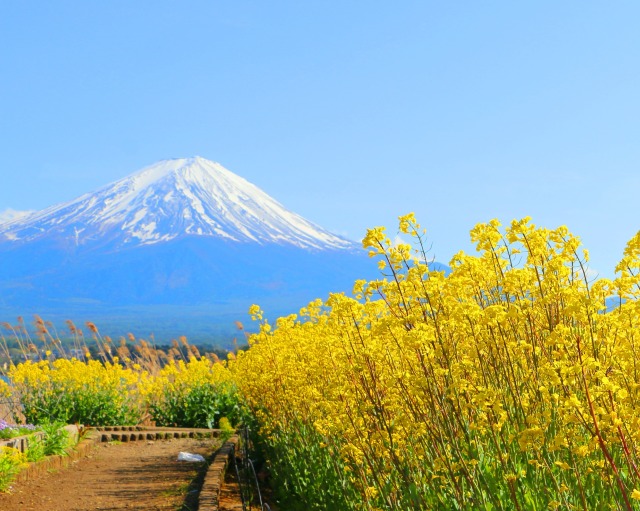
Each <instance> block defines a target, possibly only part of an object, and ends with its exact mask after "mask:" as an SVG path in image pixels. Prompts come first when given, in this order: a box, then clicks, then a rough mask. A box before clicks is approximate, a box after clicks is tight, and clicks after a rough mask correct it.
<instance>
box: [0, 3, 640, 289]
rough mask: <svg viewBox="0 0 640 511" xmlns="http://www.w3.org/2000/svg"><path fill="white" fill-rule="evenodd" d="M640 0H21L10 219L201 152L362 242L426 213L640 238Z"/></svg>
mask: <svg viewBox="0 0 640 511" xmlns="http://www.w3.org/2000/svg"><path fill="white" fill-rule="evenodd" d="M639 19H640V3H639V2H637V1H617V2H594V1H562V2H558V1H555V0H554V1H541V0H536V1H532V2H513V1H487V2H477V1H466V2H463V1H459V2H441V1H438V2H436V1H420V2H418V1H397V2H389V1H384V2H382V1H372V0H368V1H334V0H326V1H315V0H305V1H299V0H298V1H277V0H270V1H245V0H232V1H231V0H230V1H224V2H221V1H213V0H209V1H189V0H182V1H177V0H176V1H166V0H153V1H139V0H137V1H131V0H126V1H119V0H110V1H109V2H88V1H58V0H56V1H47V0H41V1H35V0H32V1H26V2H19V1H5V2H2V3H1V4H0V72H1V73H2V74H1V80H0V150H1V158H2V159H1V160H0V161H1V162H2V163H1V165H2V168H1V177H2V179H1V181H0V211H2V210H4V209H6V208H13V209H18V210H23V209H41V208H44V207H47V206H49V205H52V204H55V203H57V202H61V201H66V200H70V199H72V198H74V197H76V196H78V195H81V194H82V193H85V192H88V191H91V190H93V189H95V188H98V187H100V186H102V185H104V184H107V183H109V182H112V181H114V180H117V179H120V178H122V177H124V176H126V175H127V174H129V173H131V172H133V171H135V170H137V169H139V168H141V167H143V166H146V165H149V164H151V163H154V162H156V161H158V160H161V159H166V158H174V157H183V156H193V155H200V156H203V157H206V158H209V159H212V160H216V161H219V162H220V163H222V164H223V165H224V166H226V167H227V168H228V169H230V170H232V171H233V172H235V173H237V174H239V175H241V176H243V177H245V178H246V179H248V180H249V181H251V182H253V183H255V184H256V185H258V186H260V187H261V188H263V189H264V190H265V191H266V192H268V193H269V194H271V195H272V196H273V197H275V198H276V199H277V200H279V201H280V202H282V203H283V204H284V205H285V206H287V207H288V208H289V209H292V210H294V211H296V212H298V213H300V214H302V215H303V216H305V217H307V218H308V219H310V220H312V221H314V222H316V223H318V224H320V225H322V226H323V227H326V228H328V229H330V230H333V231H336V232H339V233H341V234H343V235H347V236H348V237H350V238H352V239H360V238H361V237H362V236H363V235H364V233H365V230H366V228H367V227H371V226H375V225H387V226H388V227H389V228H390V229H391V230H392V231H393V232H395V227H396V217H397V216H398V215H400V214H404V213H407V212H409V211H415V212H416V214H417V217H418V219H419V220H420V221H421V223H422V224H423V225H424V226H425V227H426V228H427V230H428V232H429V236H430V240H431V242H432V243H433V252H434V254H435V256H436V258H437V259H438V260H440V261H443V262H447V261H448V260H449V258H450V257H451V256H452V255H453V254H454V253H455V252H456V251H457V250H459V249H465V250H470V249H471V245H470V244H469V241H468V238H469V236H468V231H469V229H470V228H471V227H472V226H473V225H474V224H475V223H476V222H480V221H487V220H489V219H491V218H494V217H495V218H499V219H501V220H502V221H503V222H504V223H507V222H509V221H510V220H511V219H513V218H517V217H518V218H519V217H522V216H525V215H530V216H532V217H533V219H534V221H535V222H536V223H538V224H541V225H546V226H549V227H555V226H557V225H560V224H566V225H568V226H569V228H570V229H571V230H572V231H573V232H574V233H576V234H578V235H580V236H581V237H582V239H583V241H584V244H585V246H586V247H587V248H589V249H590V251H591V254H592V267H593V268H594V269H596V270H598V271H600V273H601V274H602V275H605V276H611V275H612V270H613V267H614V265H615V263H616V262H617V260H618V259H619V257H620V255H621V253H622V250H623V248H624V245H625V243H626V241H627V240H628V239H629V238H630V237H631V236H632V235H633V234H635V232H637V231H638V230H639V229H640V208H639V207H638V205H639V203H640V199H639V197H640V167H639V163H640V144H639V143H638V142H639V141H640V92H639V91H640V87H639V86H640V80H639V78H640V32H639V30H638V20H639Z"/></svg>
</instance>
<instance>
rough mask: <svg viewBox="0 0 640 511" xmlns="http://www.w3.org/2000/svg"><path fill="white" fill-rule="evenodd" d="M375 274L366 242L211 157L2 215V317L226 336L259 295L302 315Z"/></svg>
mask: <svg viewBox="0 0 640 511" xmlns="http://www.w3.org/2000/svg"><path fill="white" fill-rule="evenodd" d="M377 276H379V274H378V271H377V269H376V267H375V264H373V263H372V261H370V260H369V258H368V257H367V255H366V252H365V251H364V250H363V249H361V248H360V247H359V245H358V244H356V243H354V242H352V241H349V240H346V239H344V238H342V237H340V236H337V235H334V234H332V233H330V232H328V231H326V230H324V229H322V228H321V227H319V226H317V225H315V224H313V223H311V222H309V221H307V220H305V219H303V218H302V217H300V216H299V215H296V214H295V213H292V212H290V211H288V210H286V209H285V208H284V207H283V206H282V205H280V204H279V203H277V202H276V201H275V200H273V199H272V198H271V197H269V196H268V195H267V194H265V193H264V192H262V191H261V190H259V189H258V188H257V187H255V186H254V185H252V184H251V183H248V182H247V181H246V180H244V179H242V178H240V177H239V176H236V175H235V174H233V173H231V172H229V171H228V170H226V169H224V168H223V167H222V166H221V165H219V164H216V163H214V162H210V161H208V160H205V159H203V158H189V159H178V160H167V161H163V162H160V163H158V164H155V165H152V166H150V167H147V168H145V169H143V170H141V171H139V172H137V173H135V174H132V175H131V176H129V177H128V178H125V179H122V180H120V181H118V182H116V183H113V184H111V185H108V186H106V187H104V188H102V189H100V190H98V191H96V192H94V193H89V194H85V195H83V196H82V197H80V198H78V199H76V200H74V201H70V202H69V203H65V204H59V205H56V206H52V207H51V208H48V209H45V210H43V211H40V212H34V213H31V214H29V215H27V216H24V217H18V218H15V219H13V220H10V221H8V222H5V223H1V224H0V320H3V321H9V322H11V321H13V320H14V319H15V316H17V315H22V316H23V317H24V318H25V321H29V320H30V319H31V317H30V316H32V315H33V314H39V315H41V316H42V317H43V318H44V319H45V320H51V321H53V322H57V321H64V320H66V319H71V320H73V321H74V322H78V323H79V324H80V325H81V324H82V323H83V322H84V321H86V320H90V321H93V322H95V323H96V324H98V327H99V328H100V330H101V332H102V333H103V334H108V335H111V336H114V337H118V336H120V335H126V333H128V332H132V333H134V335H136V336H148V335H149V334H150V333H153V334H154V335H155V337H156V339H157V340H162V341H170V340H171V339H172V338H176V337H178V336H180V335H187V336H188V337H193V336H194V335H196V336H198V337H200V336H202V337H207V339H206V341H207V342H211V341H213V340H215V341H216V342H218V343H220V344H227V345H229V343H230V342H231V341H232V339H233V338H234V337H237V336H238V332H237V329H236V326H235V322H236V321H241V322H243V323H246V322H247V321H248V314H247V311H248V308H249V306H250V305H251V304H254V303H257V304H259V305H260V306H261V307H262V308H263V309H264V310H265V312H266V313H267V315H268V316H269V317H275V316H277V315H282V314H290V313H295V312H298V310H299V309H300V308H301V307H303V306H305V305H306V304H307V303H308V302H309V301H311V300H314V299H316V298H326V297H327V296H328V294H329V293H330V292H347V293H350V291H351V289H352V286H353V283H354V281H355V280H356V279H359V278H374V277H377ZM192 340H193V341H198V340H199V339H192ZM200 340H205V339H200Z"/></svg>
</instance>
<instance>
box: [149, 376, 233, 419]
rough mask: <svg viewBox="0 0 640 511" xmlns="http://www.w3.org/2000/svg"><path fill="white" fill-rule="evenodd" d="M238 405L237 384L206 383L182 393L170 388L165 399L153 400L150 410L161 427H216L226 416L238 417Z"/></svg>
mask: <svg viewBox="0 0 640 511" xmlns="http://www.w3.org/2000/svg"><path fill="white" fill-rule="evenodd" d="M238 408H239V407H238V394H237V390H236V388H235V386H234V385H230V384H227V383H223V384H218V385H213V384H209V383H204V384H200V385H196V386H193V387H191V388H188V389H187V390H185V391H184V392H181V393H177V392H174V391H173V390H172V389H170V388H167V389H166V390H165V391H164V393H163V399H162V400H160V401H157V402H153V403H152V404H151V405H150V408H149V411H150V413H151V416H152V417H153V419H154V420H155V421H156V424H157V425H158V426H182V427H191V428H215V427H218V426H219V422H220V418H222V417H227V418H229V419H230V420H234V419H235V418H237V417H238V416H239V413H238Z"/></svg>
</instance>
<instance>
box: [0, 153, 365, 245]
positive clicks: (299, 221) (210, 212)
mask: <svg viewBox="0 0 640 511" xmlns="http://www.w3.org/2000/svg"><path fill="white" fill-rule="evenodd" d="M183 236H211V237H217V238H221V239H225V240H228V241H232V242H254V243H259V244H265V243H277V244H285V245H294V246H297V247H300V248H305V249H316V250H324V249H347V248H353V247H354V246H355V244H354V243H353V242H351V241H349V240H346V239H344V238H342V237H340V236H337V235H335V234H332V233H330V232H328V231H326V230H324V229H322V228H321V227H319V226H317V225H315V224H313V223H311V222H309V221H308V220H305V219H304V218H302V217H301V216H299V215H297V214H295V213H293V212H291V211H289V210H287V209H286V208H285V207H284V206H282V205H281V204H280V203H278V202H277V201H275V200H274V199H273V198H271V197H270V196H269V195H267V194H266V193H265V192H263V191H262V190H260V189H259V188H258V187H256V186H255V185H253V184H251V183H249V182H248V181H246V180H245V179H243V178H241V177H240V176H237V175H236V174H234V173H232V172H230V171H229V170H227V169H225V168H224V167H223V166H222V165H220V164H219V163H215V162H212V161H209V160H206V159H204V158H201V157H194V158H180V159H173V160H165V161H161V162H158V163H156V164H154V165H151V166H149V167H146V168H144V169H142V170H140V171H138V172H136V173H134V174H132V175H130V176H129V177H126V178H124V179H121V180H119V181H116V182H115V183H112V184H110V185H107V186H105V187H103V188H101V189H99V190H97V191H96V192H94V193H88V194H85V195H83V196H81V197H79V198H77V199H75V200H73V201H70V202H66V203H62V204H58V205H55V206H52V207H49V208H47V209H44V210H42V211H39V212H35V213H32V214H30V215H28V216H27V217H24V218H22V219H14V220H12V221H10V222H8V223H0V241H1V240H2V239H5V240H12V241H31V240H35V239H43V238H52V239H54V238H55V239H56V240H58V241H59V240H62V241H63V242H68V243H72V244H74V245H76V246H81V245H87V244H90V243H92V242H99V243H101V244H102V243H105V242H109V243H113V244H114V245H115V246H116V247H117V246H124V245H136V244H137V245H145V244H154V243H160V242H164V241H169V240H172V239H175V238H178V237H183Z"/></svg>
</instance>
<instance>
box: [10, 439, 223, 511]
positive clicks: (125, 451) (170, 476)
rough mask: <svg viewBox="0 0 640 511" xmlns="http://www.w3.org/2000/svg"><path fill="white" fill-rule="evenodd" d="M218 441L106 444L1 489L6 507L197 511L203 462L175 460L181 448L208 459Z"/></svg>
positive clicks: (23, 509)
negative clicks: (67, 464) (10, 488)
mask: <svg viewBox="0 0 640 511" xmlns="http://www.w3.org/2000/svg"><path fill="white" fill-rule="evenodd" d="M218 447H219V442H218V441H217V440H214V439H206V440H198V439H191V438H182V439H173V440H158V441H153V442H152V441H138V442H131V443H122V444H116V443H102V444H97V445H96V447H95V449H93V450H92V451H91V454H90V455H89V456H87V457H84V458H81V459H79V460H77V461H75V462H73V464H72V465H71V466H70V467H68V468H66V469H63V470H60V471H56V472H54V473H49V474H47V475H46V476H43V477H39V478H37V479H32V480H29V481H26V482H22V483H19V484H17V485H16V487H15V489H14V490H13V493H11V494H2V493H0V510H2V511H116V510H127V511H132V510H141V511H142V510H144V511H169V510H170V511H194V510H195V509H197V487H198V484H197V483H195V480H196V479H197V477H198V474H199V472H203V471H204V465H205V464H204V463H187V462H180V461H177V458H178V453H179V452H181V451H184V452H191V453H196V454H201V455H203V456H205V457H207V456H209V455H210V454H212V453H213V452H214V451H215V449H217V448H218Z"/></svg>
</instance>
